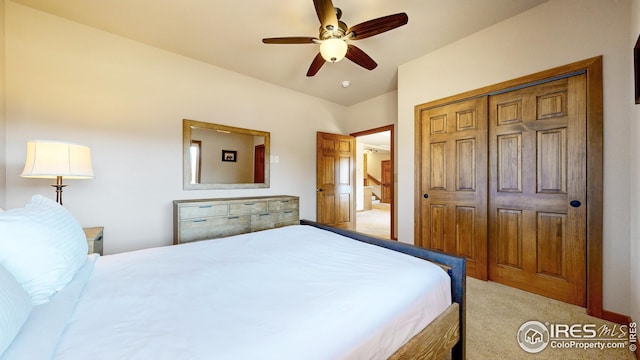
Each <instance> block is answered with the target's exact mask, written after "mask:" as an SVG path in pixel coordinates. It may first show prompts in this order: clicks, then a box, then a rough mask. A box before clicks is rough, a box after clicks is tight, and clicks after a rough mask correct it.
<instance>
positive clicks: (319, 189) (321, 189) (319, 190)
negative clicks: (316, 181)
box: [316, 188, 324, 192]
mask: <svg viewBox="0 0 640 360" xmlns="http://www.w3.org/2000/svg"><path fill="white" fill-rule="evenodd" d="M316 191H317V192H323V191H324V189H323V188H317V189H316Z"/></svg>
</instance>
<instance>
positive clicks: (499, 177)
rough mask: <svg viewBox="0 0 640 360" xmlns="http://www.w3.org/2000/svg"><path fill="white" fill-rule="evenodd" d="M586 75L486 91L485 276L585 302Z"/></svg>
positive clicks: (578, 302) (559, 297)
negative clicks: (493, 92) (496, 92)
mask: <svg viewBox="0 0 640 360" xmlns="http://www.w3.org/2000/svg"><path fill="white" fill-rule="evenodd" d="M585 101H586V81H585V76H584V75H579V76H574V77H570V78H566V79H561V80H556V81H552V82H549V83H545V84H541V85H537V86H532V87H528V88H524V89H521V90H516V91H512V92H507V93H504V94H499V95H494V96H491V97H490V98H489V112H490V113H489V124H490V128H489V132H490V134H491V136H490V140H489V145H490V150H489V156H490V160H489V171H490V176H489V179H490V182H489V228H490V236H489V238H490V239H491V241H490V243H489V250H490V255H489V264H490V266H489V279H490V280H494V281H497V282H501V283H504V284H507V285H510V286H515V287H518V288H521V289H524V290H528V291H532V292H535V293H538V294H541V295H545V296H548V297H551V298H555V299H558V300H561V301H565V302H569V303H573V304H576V305H580V306H585V305H586V274H585V268H586V210H587V209H586V205H582V206H580V207H576V208H574V207H571V206H570V205H569V203H570V202H571V201H572V200H578V201H580V202H581V203H582V204H586V201H585V199H586V146H587V144H586V102H585Z"/></svg>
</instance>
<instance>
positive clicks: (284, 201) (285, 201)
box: [280, 200, 289, 203]
mask: <svg viewBox="0 0 640 360" xmlns="http://www.w3.org/2000/svg"><path fill="white" fill-rule="evenodd" d="M280 202H283V203H288V202H289V200H280Z"/></svg>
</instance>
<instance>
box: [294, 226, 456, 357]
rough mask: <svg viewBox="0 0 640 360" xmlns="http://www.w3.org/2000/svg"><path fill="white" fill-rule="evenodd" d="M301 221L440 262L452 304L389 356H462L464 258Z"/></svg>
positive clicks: (355, 238)
mask: <svg viewBox="0 0 640 360" xmlns="http://www.w3.org/2000/svg"><path fill="white" fill-rule="evenodd" d="M300 224H301V225H310V226H314V227H317V228H319V229H323V230H327V231H331V232H334V233H336V234H340V235H343V236H346V237H349V238H352V239H354V240H358V241H362V242H365V243H369V244H373V245H377V246H381V247H384V248H387V249H390V250H394V251H399V252H402V253H405V254H408V255H411V256H415V257H417V258H421V259H424V260H427V261H430V262H433V263H436V264H438V265H440V266H442V267H443V268H444V269H445V270H446V271H447V273H448V274H449V276H450V277H451V300H452V304H451V306H449V307H448V308H447V309H446V310H445V311H444V312H443V313H442V314H440V316H438V317H437V318H436V319H435V320H433V321H432V322H431V323H430V324H429V325H427V326H426V327H425V328H424V329H422V330H421V331H420V332H419V333H418V334H416V335H415V336H414V337H413V338H411V339H410V340H409V341H408V342H407V343H405V344H404V345H403V346H402V347H401V348H400V349H398V350H397V351H396V352H395V353H394V354H393V355H392V356H391V357H390V358H389V359H393V360H400V359H407V360H408V359H443V358H446V357H447V356H448V355H449V354H450V355H451V358H452V359H455V360H464V359H465V358H466V355H465V335H466V334H465V318H466V316H465V312H466V311H465V289H466V261H465V259H464V258H461V257H457V256H452V255H448V254H444V253H440V252H435V251H431V250H427V249H423V248H419V247H416V246H413V245H409V244H404V243H400V242H397V241H389V240H383V239H378V238H375V237H370V236H367V235H364V234H360V233H357V232H354V231H350V230H345V229H338V228H334V227H331V226H327V225H323V224H319V223H316V222H314V221H309V220H300Z"/></svg>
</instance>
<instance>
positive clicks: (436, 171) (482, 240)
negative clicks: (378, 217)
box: [418, 97, 487, 280]
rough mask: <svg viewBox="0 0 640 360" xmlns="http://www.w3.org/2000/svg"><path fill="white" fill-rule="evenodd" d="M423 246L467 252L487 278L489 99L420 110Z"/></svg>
mask: <svg viewBox="0 0 640 360" xmlns="http://www.w3.org/2000/svg"><path fill="white" fill-rule="evenodd" d="M419 119H420V121H419V122H420V124H419V129H421V138H420V148H421V158H422V164H423V169H422V171H423V173H422V174H421V176H420V178H421V184H420V186H421V194H420V195H421V196H423V197H422V199H421V202H420V214H421V230H420V234H419V241H418V244H419V245H420V246H423V247H426V248H430V249H434V250H439V251H444V252H447V253H452V254H456V255H460V256H464V257H466V258H467V274H469V275H471V276H473V277H477V278H479V279H484V280H486V278H487V99H486V97H482V98H478V99H473V100H468V101H464V102H460V103H456V104H451V105H446V106H441V107H437V108H433V109H427V110H424V111H422V113H421V114H420V118H419Z"/></svg>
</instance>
